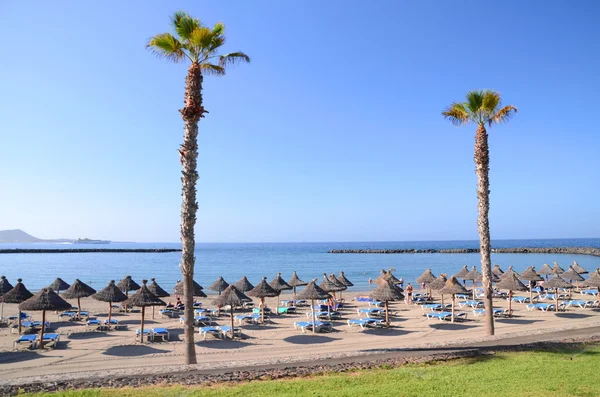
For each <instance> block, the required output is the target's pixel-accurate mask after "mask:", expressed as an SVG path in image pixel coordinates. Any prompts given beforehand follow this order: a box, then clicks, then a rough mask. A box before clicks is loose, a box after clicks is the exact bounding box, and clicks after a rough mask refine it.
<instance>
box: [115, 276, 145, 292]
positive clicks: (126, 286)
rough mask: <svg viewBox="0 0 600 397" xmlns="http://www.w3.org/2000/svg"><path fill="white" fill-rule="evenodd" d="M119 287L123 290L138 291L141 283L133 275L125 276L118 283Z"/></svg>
mask: <svg viewBox="0 0 600 397" xmlns="http://www.w3.org/2000/svg"><path fill="white" fill-rule="evenodd" d="M117 287H119V289H120V290H121V291H123V292H129V291H137V290H139V289H140V285H139V284H138V283H136V282H135V281H133V279H132V278H131V276H125V278H124V279H123V280H121V281H119V283H118V284H117Z"/></svg>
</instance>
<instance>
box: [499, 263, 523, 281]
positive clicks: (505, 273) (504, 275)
mask: <svg viewBox="0 0 600 397" xmlns="http://www.w3.org/2000/svg"><path fill="white" fill-rule="evenodd" d="M513 274H514V275H515V276H517V277H519V274H518V273H517V272H515V271H514V270H513V267H512V266H509V267H508V269H506V271H505V272H504V273H503V274H502V276H500V279H501V280H503V279H504V278H505V277H510V276H511V275H513Z"/></svg>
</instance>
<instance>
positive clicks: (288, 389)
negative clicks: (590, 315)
mask: <svg viewBox="0 0 600 397" xmlns="http://www.w3.org/2000/svg"><path fill="white" fill-rule="evenodd" d="M599 359H600V346H593V347H588V348H582V349H576V350H561V351H555V352H527V353H499V354H495V355H493V356H486V357H478V358H473V359H460V360H453V361H450V362H446V363H443V362H440V363H434V364H423V365H407V366H404V367H400V368H395V369H377V370H368V371H360V372H353V373H340V374H335V375H323V376H315V377H311V378H300V379H290V380H278V381H257V382H251V383H245V384H237V385H220V386H213V387H189V388H184V387H147V388H139V389H93V390H82V391H69V392H61V393H57V394H35V395H33V396H37V397H39V396H51V395H52V396H61V397H117V396H119V397H121V396H122V397H158V396H161V397H163V396H172V397H175V396H177V397H179V396H185V397H192V396H219V397H228V396H243V397H250V396H269V397H273V396H298V395H302V396H332V397H344V396H386V397H389V396H404V397H411V396H419V397H428V396H431V397H440V396H481V397H485V396H494V397H498V396H502V397H508V396H529V397H531V396H544V397H553V396H557V397H558V396H560V397H564V396H580V397H588V396H589V397H592V396H600V383H599V382H597V379H598V363H599V362H600V361H599ZM30 396H32V395H30Z"/></svg>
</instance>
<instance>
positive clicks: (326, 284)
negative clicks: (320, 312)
mask: <svg viewBox="0 0 600 397" xmlns="http://www.w3.org/2000/svg"><path fill="white" fill-rule="evenodd" d="M319 287H321V289H322V290H323V291H327V292H338V291H343V290H344V289H346V287H344V288H342V287H340V286H339V285H336V284H334V283H333V282H332V281H331V280H329V279H328V278H327V274H326V273H323V281H321V284H319Z"/></svg>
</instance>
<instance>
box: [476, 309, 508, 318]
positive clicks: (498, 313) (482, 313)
mask: <svg viewBox="0 0 600 397" xmlns="http://www.w3.org/2000/svg"><path fill="white" fill-rule="evenodd" d="M492 312H493V313H494V317H503V316H508V315H509V312H508V309H494V310H493V311H492ZM473 315H474V316H475V317H482V316H485V309H475V310H473Z"/></svg>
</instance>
